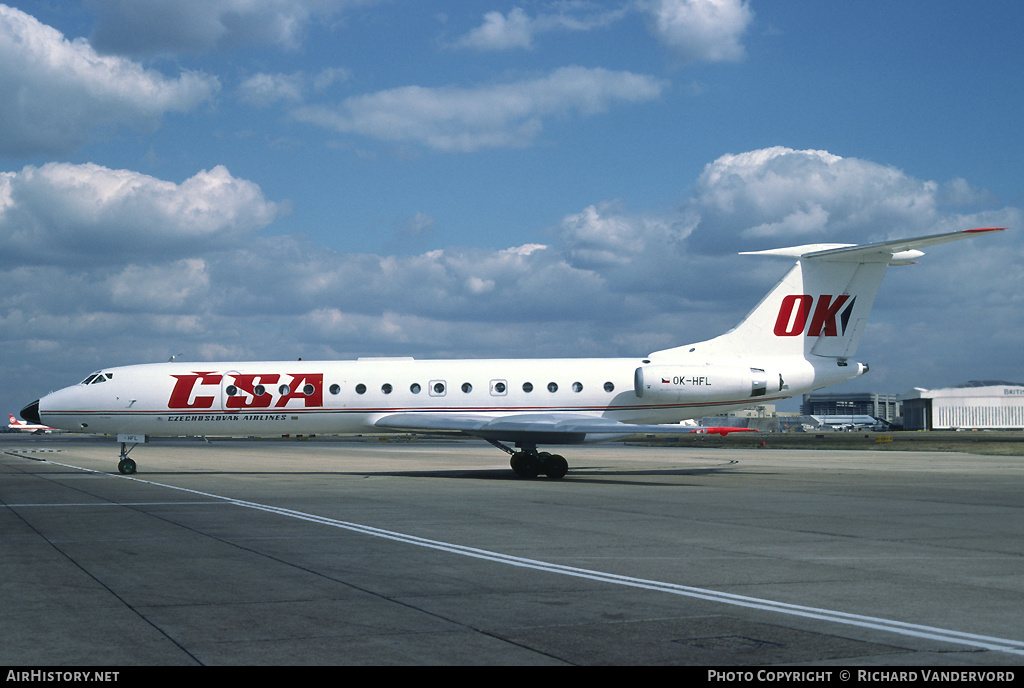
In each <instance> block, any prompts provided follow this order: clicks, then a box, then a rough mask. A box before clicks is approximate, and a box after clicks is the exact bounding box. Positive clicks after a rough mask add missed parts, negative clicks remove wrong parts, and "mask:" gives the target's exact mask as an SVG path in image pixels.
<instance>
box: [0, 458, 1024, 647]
mask: <svg viewBox="0 0 1024 688" xmlns="http://www.w3.org/2000/svg"><path fill="white" fill-rule="evenodd" d="M6 453H8V454H12V455H15V456H20V455H18V454H15V453H14V452H6ZM22 458H27V459H32V460H34V461H41V462H42V463H51V464H54V465H57V466H62V467H64V468H72V469H76V470H80V471H85V472H88V473H97V474H99V475H104V476H109V477H112V478H121V479H125V480H134V481H136V482H140V483H145V484H147V485H153V486H156V487H164V488H167V489H170V490H177V491H179V492H186V493H189V494H193V495H198V496H201V497H207V498H211V499H217V500H222V501H224V502H227V503H229V504H234V505H235V506H240V507H244V508H246V509H255V510H257V511H263V512H266V513H271V514H277V515H279V516H286V517H288V518H295V519H299V520H302V521H307V522H310V523H317V524H320V525H325V526H330V527H332V528H341V529H343V530H348V531H351V532H355V533H362V534H363V535H369V536H372V537H378V538H383V539H386V540H392V541H395V542H402V543H405V544H409V545H415V546H417V547H427V548H429V549H434V550H438V551H441V552H449V553H452V554H458V555H461V556H465V557H472V558H475V559H483V560H486V561H492V562H495V563H499V564H506V565H508V566H516V567H520V568H528V569H534V570H537V571H546V572H548V573H557V574H561V575H564V576H572V577H574V578H584V579H587V580H593V581H599V582H603V583H612V584H615V585H624V586H627V587H631V588H640V589H644V590H654V591H657V592H664V593H669V594H673V595H681V596H683V597H692V598H696V599H701V600H707V601H709V602H719V603H722V604H730V605H734V606H740V607H747V608H750V609H760V610H764V611H769V612H776V613H779V614H788V615H791V616H801V617H805V618H810V619H820V620H823V621H832V622H834V623H840V624H845V625H848V626H858V627H861V628H871V629H875V630H880V631H887V632H889V633H897V634H900V635H905V636H911V637H915V638H926V639H930V640H939V641H943V642H948V643H954V644H958V645H967V646H970V647H978V648H983V649H986V650H993V651H996V652H1007V653H1010V654H1015V655H1024V641H1020V640H1012V639H1008V638H997V637H994V636H987V635H979V634H976V633H965V632H962V631H954V630H950V629H946V628H937V627H934V626H924V625H921V624H912V623H906V622H903V621H894V620H892V619H883V618H879V617H874V616H864V615H861V614H850V613H848V612H839V611H833V610H830V609H820V608H817V607H806V606H803V605H798V604H790V603H788V602H776V601H774V600H766V599H762V598H758V597H748V596H746V595H736V594H733V593H727V592H719V591H716V590H708V589H706V588H696V587H692V586H688V585H679V584H676V583H666V582H664V581H655V580H648V579H644V578H634V577H632V576H623V575H619V574H615V573H605V572H603V571H595V570H593V569H582V568H577V567H574V566H564V565H562V564H554V563H551V562H546V561H540V560H537V559H527V558H524V557H516V556H512V555H510V554H502V553H501V552H492V551H490V550H485V549H478V548H476V547H466V546H463V545H456V544H453V543H450V542H443V541H440V540H431V539H428V538H422V537H418V536H416V535H407V534H405V533H398V532H395V531H392V530H384V529H382V528H375V527H373V526H367V525H363V524H359V523H352V522H350V521H340V520H338V519H333V518H327V517H326V516H317V515H316V514H308V513H305V512H303V511H295V510H293V509H285V508H283V507H276V506H270V505H267V504H259V503H257V502H249V501H246V500H242V499H234V498H232V497H224V496H222V495H216V494H213V493H210V492H202V491H199V490H193V489H190V488H187V487H178V486H175V485H167V484H165V483H157V482H153V481H151V480H143V479H142V478H138V477H135V476H123V475H112V474H110V473H105V472H103V471H95V470H92V469H89V468H82V467H80V466H71V465H68V464H63V463H57V462H54V461H47V460H44V459H36V458H35V457H28V456H24V457H22Z"/></svg>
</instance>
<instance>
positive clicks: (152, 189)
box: [0, 163, 282, 265]
mask: <svg viewBox="0 0 1024 688" xmlns="http://www.w3.org/2000/svg"><path fill="white" fill-rule="evenodd" d="M281 212H282V211H281V208H280V206H278V205H277V204H275V203H273V202H270V201H267V200H266V199H265V198H264V197H263V194H262V192H261V191H260V189H259V187H258V186H257V185H256V184H253V183H252V182H250V181H247V180H244V179H238V178H235V177H233V176H231V174H230V173H229V172H228V171H227V169H225V168H224V167H223V166H217V167H215V168H213V169H212V170H203V171H201V172H199V173H197V174H195V175H194V176H192V177H190V178H189V179H186V180H185V181H184V182H182V183H181V184H175V183H173V182H168V181H164V180H160V179H156V178H155V177H150V176H148V175H144V174H141V173H138V172H133V171H130V170H114V169H109V168H106V167H102V166H100V165H95V164H92V163H87V164H83V165H73V164H69V163H48V164H46V165H43V166H42V167H34V166H31V165H29V166H26V167H25V168H23V169H22V170H21V171H20V172H5V173H0V235H2V236H3V238H4V245H5V251H4V254H3V258H0V264H8V265H9V264H12V263H46V264H53V263H60V264H67V263H70V262H74V263H79V264H80V263H81V262H83V261H85V262H87V263H88V262H94V263H95V262H96V261H99V262H100V264H103V265H110V264H122V263H123V262H124V261H125V260H132V257H133V255H136V254H139V253H141V254H142V255H145V256H147V257H152V258H154V259H156V260H160V259H166V258H171V257H181V256H185V255H188V256H194V255H196V254H197V253H198V252H200V251H209V250H211V249H218V248H224V247H227V246H230V245H232V244H233V243H234V242H237V241H239V240H240V239H241V238H242V237H243V236H245V235H247V234H250V233H252V232H254V231H256V230H258V229H261V228H263V227H265V226H266V225H267V224H269V223H270V222H271V221H273V219H274V218H275V217H277V216H278V215H279V214H280V213H281Z"/></svg>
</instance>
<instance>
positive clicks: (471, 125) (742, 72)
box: [0, 0, 1024, 410]
mask: <svg viewBox="0 0 1024 688" xmlns="http://www.w3.org/2000/svg"><path fill="white" fill-rule="evenodd" d="M1021 35H1024V8H1022V7H1021V6H1020V3H1019V2H1011V1H1007V2H1000V1H991V2H985V3H962V2H942V1H938V2H936V1H929V2H923V1H922V2H910V1H908V2H899V3H892V2H860V3H822V2H812V1H807V2H798V1H787V2H774V3H768V2H758V1H757V0H749V1H747V2H741V1H740V0H714V1H712V0H622V1H608V2H588V1H577V0H567V1H536V2H532V1H522V2H500V1H498V0H493V1H490V0H482V1H478V2H477V1H474V2H457V3H456V2H441V1H438V2H429V1H423V0H419V1H416V2H413V1H411V0H247V1H246V2H242V1H241V0H179V1H178V2H174V3H167V2H156V1H153V0H86V1H85V2H81V3H64V2H62V3H53V2H22V3H17V4H16V5H14V6H11V5H3V6H0V93H3V94H4V96H3V97H2V98H0V240H2V241H3V245H4V247H5V248H4V251H3V257H2V258H0V286H2V287H3V288H2V290H0V360H2V366H3V370H4V372H5V380H6V381H7V383H8V384H6V385H4V386H3V388H2V389H0V401H3V403H4V405H5V406H7V407H8V408H10V409H11V410H17V409H19V408H21V406H22V405H24V404H25V403H27V402H29V401H32V400H33V399H35V398H38V397H39V396H40V394H43V393H45V392H47V391H50V390H51V389H54V388H57V387H61V386H65V385H66V384H70V383H73V382H76V381H78V380H79V379H81V378H83V377H85V375H86V374H88V373H89V372H91V371H93V370H95V369H97V368H100V367H103V366H109V365H116V364H124V363H138V362H149V361H162V360H167V358H168V357H170V356H171V355H172V354H178V353H181V354H182V357H183V358H185V359H190V360H220V359H278V358H283V359H290V358H299V357H302V358H306V359H309V358H350V357H355V356H359V355H412V356H416V357H423V358H426V357H450V356H457V357H490V356H500V357H532V356H563V355H581V356H633V355H644V354H646V353H649V352H650V351H654V350H657V349H660V348H665V347H667V346H673V345H677V344H682V343H685V342H689V341H698V340H700V339H704V338H707V337H710V336H713V335H715V334H718V333H720V332H722V331H724V330H726V329H728V328H729V327H731V326H732V325H733V324H735V322H736V321H737V320H738V319H739V318H740V317H742V315H743V314H744V313H745V312H746V311H747V310H749V308H750V307H752V306H753V305H754V304H755V303H756V302H757V300H758V299H759V298H760V297H761V295H762V294H763V293H764V292H765V291H767V290H768V289H769V288H770V287H771V285H772V284H773V283H774V281H775V280H776V279H777V278H778V277H780V276H781V275H782V274H783V273H784V272H785V270H786V269H787V268H788V264H786V263H785V261H778V260H777V259H759V258H751V257H742V256H737V255H736V253H737V252H739V251H743V250H759V249H764V248H772V247H777V246H785V245H793V244H802V243H811V242H820V241H825V242H860V241H872V240H881V239H886V238H896V237H899V236H912V235H916V234H929V233H934V232H938V231H953V230H957V229H966V228H970V227H976V226H993V225H999V226H1011V227H1016V228H1017V231H1011V232H1006V233H1004V234H1003V235H1001V236H999V237H996V238H991V237H986V238H984V239H979V240H977V241H972V242H969V244H968V243H959V244H953V245H951V246H947V247H937V248H935V249H933V250H931V251H929V255H928V256H927V257H926V258H925V260H924V262H923V263H922V264H921V265H918V266H914V267H908V268H900V269H893V270H892V271H890V275H888V276H887V277H886V283H885V284H884V285H883V291H882V294H881V295H880V297H879V300H878V302H877V304H876V309H875V312H874V314H873V318H872V324H871V325H870V327H869V330H868V333H867V339H866V341H865V342H863V344H862V346H861V351H860V352H859V354H858V358H859V359H861V360H866V361H868V362H869V363H870V364H871V366H872V372H871V374H870V375H869V376H867V377H865V378H862V379H860V380H858V381H855V382H852V383H848V384H847V385H845V386H844V387H843V388H841V390H840V391H842V390H843V389H845V390H846V391H854V390H859V389H865V390H866V389H870V390H875V391H880V392H897V393H898V392H902V391H905V390H907V389H909V388H910V387H912V386H922V387H938V386H944V385H949V384H956V383H959V382H964V381H966V380H970V379H1010V380H1022V379H1024V371H1022V370H1021V365H1020V362H1019V353H1018V352H1019V349H1020V333H1021V332H1022V331H1024V317H1022V312H1024V308H1022V306H1024V296H1022V295H1021V294H1022V292H1024V269H1022V267H1021V257H1022V255H1021V254H1022V253H1024V245H1022V240H1021V234H1020V231H1019V228H1020V227H1021V225H1022V223H1021V212H1022V211H1021V209H1022V208H1024V188H1022V185H1021V179H1022V174H1021V171H1022V154H1024V136H1022V126H1021V124H1020V121H1021V114H1020V113H1021V112H1024V108H1022V100H1024V77H1022V76H1021V74H1020V65H1021V64H1024V59H1022V58H1024V54H1022V53H1024V48H1022V42H1021V40H1020V37H1021Z"/></svg>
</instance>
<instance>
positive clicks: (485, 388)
mask: <svg viewBox="0 0 1024 688" xmlns="http://www.w3.org/2000/svg"><path fill="white" fill-rule="evenodd" d="M1000 229H1002V228H999V227H990V228H984V229H969V230H965V231H961V232H951V233H946V234H935V235H931V236H925V237H919V238H915V239H905V240H899V241H885V242H881V243H875V244H864V245H859V246H857V245H850V244H812V245H806V246H795V247H790V248H782V249H773V250H769V251H756V252H754V253H755V254H759V255H772V256H785V257H789V258H795V259H796V265H794V266H793V268H792V269H791V270H790V271H789V272H788V273H787V274H786V275H785V277H783V278H782V280H781V281H780V282H779V283H778V284H776V285H775V287H773V288H772V290H771V291H770V292H768V294H767V295H766V296H765V297H764V298H763V299H762V300H761V302H760V303H758V304H757V306H755V307H754V309H753V310H752V311H751V312H750V313H749V314H748V315H747V316H746V317H745V318H744V319H743V320H742V321H741V322H740V323H739V325H737V326H736V327H734V328H733V329H732V330H730V331H729V332H727V333H725V334H723V335H721V336H719V337H715V338H714V339H710V340H707V341H703V342H697V343H694V344H687V345H684V346H679V347H674V348H671V349H666V350H663V351H656V352H654V353H652V354H649V355H648V356H646V357H637V358H614V359H594V358H582V359H581V358H575V359H538V360H517V359H498V360H413V359H411V358H408V359H379V358H370V359H358V360H355V361H293V362H281V361H278V362H274V361H261V362H225V363H180V362H169V363H155V364H144V365H132V366H124V367H117V368H104V369H103V370H100V371H97V372H95V373H93V374H92V375H89V376H88V377H87V378H85V379H84V380H83V381H82V382H80V383H79V384H77V385H73V386H71V387H66V388H64V389H61V390H58V391H56V392H52V393H50V394H48V395H46V396H44V397H43V398H41V399H39V400H38V401H34V402H32V403H31V404H29V405H28V406H26V407H25V408H24V409H22V411H21V416H22V418H25V419H27V420H30V421H32V422H34V423H44V422H45V423H48V424H50V425H53V426H54V427H57V428H62V429H65V430H74V431H79V432H92V433H108V434H117V435H118V442H120V444H121V455H120V461H119V463H118V469H119V470H120V471H121V472H122V473H133V472H135V470H136V464H135V462H134V461H133V460H132V459H130V458H128V452H129V451H130V450H131V449H130V448H129V447H128V445H129V444H131V445H132V447H134V446H135V444H137V443H139V442H144V441H145V438H146V436H186V435H191V436H203V435H228V436H268V437H269V436H279V435H289V434H291V435H311V434H330V433H364V432H381V431H386V432H430V433H452V434H458V435H463V436H467V435H468V436H473V437H477V438H480V439H483V440H486V441H488V442H490V443H491V444H493V445H494V446H495V447H498V448H499V449H501V450H503V451H505V452H507V453H508V454H510V455H511V456H512V459H511V465H512V469H513V470H514V471H515V472H516V473H517V474H518V475H520V476H523V477H535V476H537V475H539V474H541V473H543V474H544V475H546V476H548V477H549V478H561V477H562V476H564V475H565V473H566V471H567V470H568V463H567V462H566V460H565V459H564V458H563V457H562V456H559V455H557V454H549V453H548V452H542V451H538V449H537V447H538V446H539V445H552V444H554V445H558V444H577V443H581V442H592V441H599V440H607V439H613V438H622V437H628V436H630V435H633V434H636V433H667V434H684V433H688V432H690V431H691V429H692V428H693V426H692V425H678V423H679V422H680V421H682V420H685V419H692V418H701V417H704V416H713V415H720V414H722V413H725V412H728V411H730V410H735V409H741V408H744V407H747V406H751V405H754V404H762V403H765V402H772V401H776V400H780V399H785V398H788V397H792V396H796V395H799V394H804V393H807V392H810V391H813V390H816V389H820V388H822V387H827V386H829V385H834V384H837V383H839V382H845V381H846V380H850V379H852V378H854V377H857V376H858V375H862V374H863V373H865V372H867V370H868V367H867V366H866V365H865V364H863V363H857V362H854V361H851V360H850V357H851V356H853V354H854V352H855V351H856V348H857V343H858V341H859V340H860V337H861V335H862V334H863V333H864V328H865V324H866V323H867V317H868V313H869V311H870V310H871V306H872V304H873V303H874V301H875V295H876V294H877V292H878V288H879V286H880V285H881V282H882V276H883V275H884V274H885V271H886V268H887V267H888V266H890V265H907V264H910V263H913V262H914V261H915V260H916V259H917V258H919V257H920V256H922V255H924V254H923V253H922V252H921V251H920V250H919V249H921V248H923V247H926V246H932V245H935V244H942V243H945V242H948V241H956V240H958V239H967V238H969V237H975V236H979V235H982V234H988V233H991V232H994V231H998V230H1000ZM668 423H674V424H676V425H666V424H668ZM508 444H513V445H514V446H515V447H517V449H512V448H511V447H509V446H508Z"/></svg>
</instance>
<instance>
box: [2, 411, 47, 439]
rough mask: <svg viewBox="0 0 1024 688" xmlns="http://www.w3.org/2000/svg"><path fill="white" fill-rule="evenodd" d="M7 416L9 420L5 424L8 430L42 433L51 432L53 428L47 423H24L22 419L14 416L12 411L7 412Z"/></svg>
mask: <svg viewBox="0 0 1024 688" xmlns="http://www.w3.org/2000/svg"><path fill="white" fill-rule="evenodd" d="M7 417H8V418H10V422H9V423H8V424H7V429H8V430H17V431H18V432H32V433H36V434H39V433H43V432H53V431H54V428H51V427H50V426H48V425H40V424H39V423H26V422H25V421H23V420H18V419H17V418H15V417H14V414H13V413H8V414H7Z"/></svg>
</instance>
